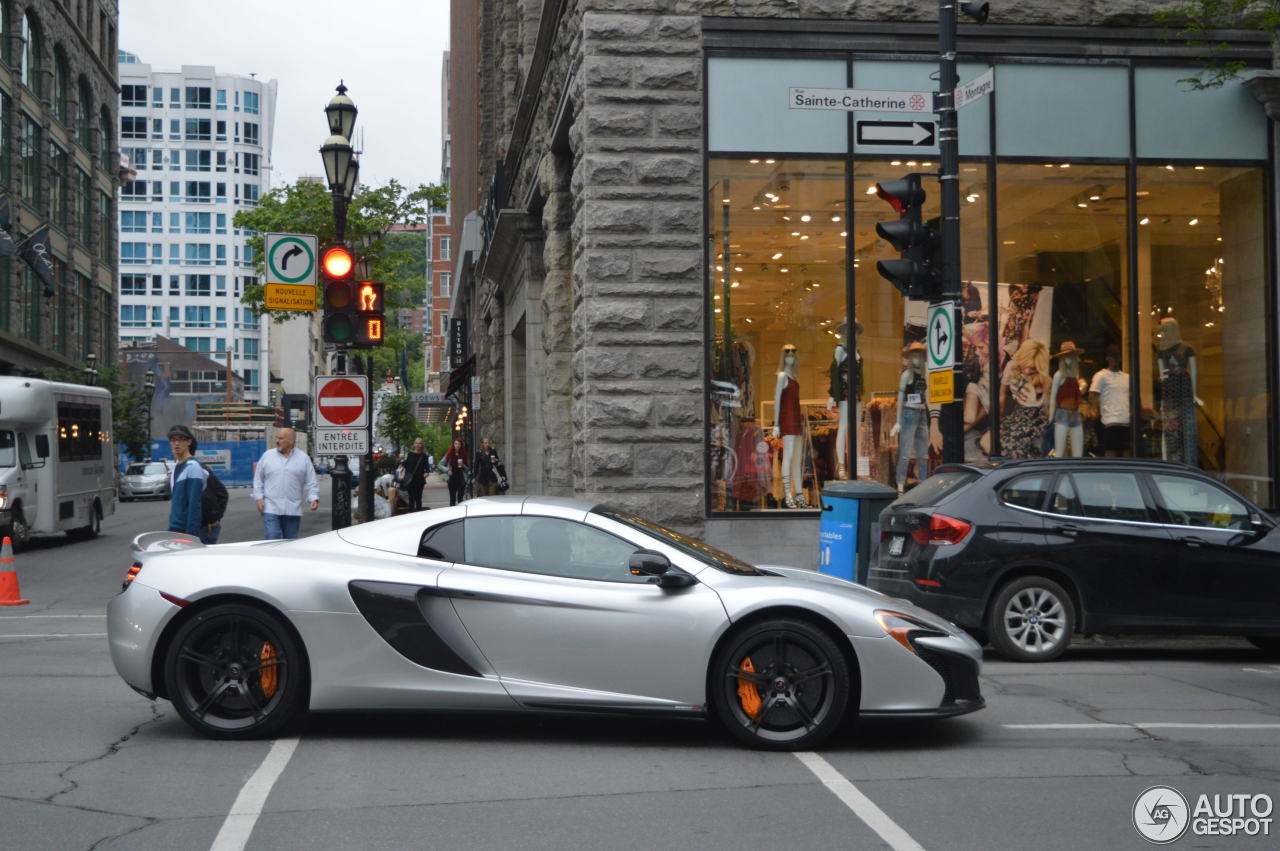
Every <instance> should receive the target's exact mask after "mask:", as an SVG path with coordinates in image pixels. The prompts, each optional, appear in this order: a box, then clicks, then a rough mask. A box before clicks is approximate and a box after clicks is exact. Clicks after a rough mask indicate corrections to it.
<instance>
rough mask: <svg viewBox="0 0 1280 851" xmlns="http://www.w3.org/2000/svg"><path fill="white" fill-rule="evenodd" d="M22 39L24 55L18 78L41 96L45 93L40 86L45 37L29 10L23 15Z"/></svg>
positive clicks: (19, 63) (20, 61) (20, 60)
mask: <svg viewBox="0 0 1280 851" xmlns="http://www.w3.org/2000/svg"><path fill="white" fill-rule="evenodd" d="M21 39H22V42H21V43H22V46H21V47H20V48H19V49H20V50H21V51H22V55H21V57H20V58H19V62H18V79H20V80H21V81H22V83H23V85H25V86H26V87H27V88H29V89H31V91H32V92H34V93H35V95H36V96H37V97H39V96H40V95H42V94H44V92H43V91H42V90H41V88H40V87H41V85H42V80H41V77H40V71H41V69H42V68H43V67H44V37H43V35H42V33H41V32H40V25H39V24H37V23H36V22H35V20H34V19H33V18H32V17H31V14H30V13H29V12H28V13H27V14H25V15H23V16H22V34H21Z"/></svg>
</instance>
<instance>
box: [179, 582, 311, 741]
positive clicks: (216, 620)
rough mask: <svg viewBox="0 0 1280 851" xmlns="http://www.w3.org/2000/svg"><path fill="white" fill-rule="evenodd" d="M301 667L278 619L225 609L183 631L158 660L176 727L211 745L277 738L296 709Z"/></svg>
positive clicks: (218, 608) (247, 608)
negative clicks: (213, 741) (212, 741)
mask: <svg viewBox="0 0 1280 851" xmlns="http://www.w3.org/2000/svg"><path fill="white" fill-rule="evenodd" d="M305 668H306V665H305V662H304V660H303V657H302V650H301V647H300V646H299V643H298V641H297V640H296V639H295V638H294V637H293V634H292V633H291V632H290V631H289V629H288V628H287V627H285V625H284V624H283V623H281V622H280V620H279V618H277V617H276V616H274V615H272V614H269V613H267V612H265V611H263V610H261V609H258V608H255V607H253V606H245V605H239V604H224V605H218V606H213V607H212V608H210V609H208V610H206V611H203V612H200V613H199V614H197V615H196V616H195V617H193V618H191V619H190V620H188V621H187V622H186V623H184V624H183V625H182V626H181V627H180V628H179V629H178V632H177V634H176V635H174V637H173V641H172V642H170V644H169V648H168V650H167V652H166V654H165V663H164V670H165V687H166V689H167V693H168V696H169V699H170V700H171V701H172V702H173V705H174V707H175V708H177V710H178V714H179V715H181V716H182V718H183V720H184V721H186V722H187V723H188V724H190V725H191V726H192V727H194V728H195V729H197V730H199V731H200V732H201V733H204V734H205V735H206V736H210V737H213V738H216V739H254V738H263V737H267V736H273V735H275V734H276V733H278V732H280V730H281V729H283V728H284V727H285V725H287V724H288V723H289V722H290V721H292V720H293V719H294V717H295V716H296V715H297V714H298V712H299V710H300V709H301V708H302V704H303V700H304V691H303V689H304V682H305V679H306V670H305Z"/></svg>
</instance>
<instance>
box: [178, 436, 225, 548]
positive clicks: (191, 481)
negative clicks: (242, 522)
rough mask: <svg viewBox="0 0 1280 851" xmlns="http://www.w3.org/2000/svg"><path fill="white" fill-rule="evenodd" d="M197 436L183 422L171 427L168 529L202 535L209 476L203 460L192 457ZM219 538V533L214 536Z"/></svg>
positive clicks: (215, 538)
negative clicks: (206, 485)
mask: <svg viewBox="0 0 1280 851" xmlns="http://www.w3.org/2000/svg"><path fill="white" fill-rule="evenodd" d="M197 445H198V444H197V442H196V436H195V435H194V434H192V433H191V429H189V428H187V427H186V426H184V425H175V426H173V427H172V428H170V429H169V449H170V450H171V451H172V452H173V460H174V467H173V472H172V473H170V474H169V493H170V494H171V495H172V502H171V503H170V504H169V531H170V532H184V533H186V534H188V535H196V536H197V537H200V538H201V540H202V541H203V540H204V538H203V537H202V536H201V535H200V533H201V531H202V526H201V522H200V521H201V519H202V517H203V511H204V508H203V498H204V482H205V479H206V478H207V477H208V473H206V472H205V469H204V467H202V466H201V465H200V462H199V461H197V460H196V459H195V458H193V457H192V453H193V452H195V449H196V446H197ZM214 540H215V541H216V540H217V536H216V535H215V536H214Z"/></svg>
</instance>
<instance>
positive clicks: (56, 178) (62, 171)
mask: <svg viewBox="0 0 1280 851" xmlns="http://www.w3.org/2000/svg"><path fill="white" fill-rule="evenodd" d="M67 168H68V159H67V152H66V151H65V150H63V149H62V147H61V146H60V145H57V144H52V145H50V146H49V218H50V219H51V220H52V221H53V223H54V224H55V225H57V226H58V227H60V228H62V229H63V230H66V229H67V226H68V225H69V224H70V220H71V202H70V195H71V192H70V189H69V187H68V186H67V182H68V179H69V178H68V175H67Z"/></svg>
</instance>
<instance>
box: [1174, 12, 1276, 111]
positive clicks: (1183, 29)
mask: <svg viewBox="0 0 1280 851" xmlns="http://www.w3.org/2000/svg"><path fill="white" fill-rule="evenodd" d="M1155 17H1156V21H1158V22H1159V23H1160V24H1161V25H1162V26H1163V27H1164V30H1165V36H1166V38H1170V37H1173V38H1179V39H1182V40H1183V41H1185V42H1186V43H1187V44H1188V45H1189V46H1190V47H1193V48H1196V49H1197V50H1199V51H1202V56H1201V59H1202V61H1203V62H1204V67H1203V68H1202V69H1201V71H1200V73H1199V74H1197V75H1195V76H1194V77H1186V78H1184V79H1182V80H1179V81H1178V82H1180V83H1186V84H1188V85H1190V86H1191V87H1192V88H1193V89H1212V88H1218V87H1220V86H1222V85H1223V84H1225V83H1228V82H1230V81H1232V80H1234V79H1236V78H1238V77H1239V76H1240V73H1241V72H1242V71H1244V70H1245V68H1246V67H1247V66H1246V64H1245V63H1244V62H1243V61H1242V60H1239V59H1226V58H1224V55H1225V54H1226V53H1227V52H1228V51H1229V50H1230V45H1228V44H1227V43H1226V42H1225V41H1222V40H1221V39H1220V38H1219V37H1218V31H1220V30H1228V29H1237V30H1257V31H1259V32H1264V33H1266V34H1267V35H1268V36H1270V37H1271V39H1272V42H1273V43H1274V42H1275V41H1276V39H1277V37H1278V36H1280V3H1278V2H1276V0H1183V2H1180V3H1177V4H1175V5H1173V6H1169V7H1167V8H1165V9H1162V10H1159V11H1157V12H1156V13H1155Z"/></svg>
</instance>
